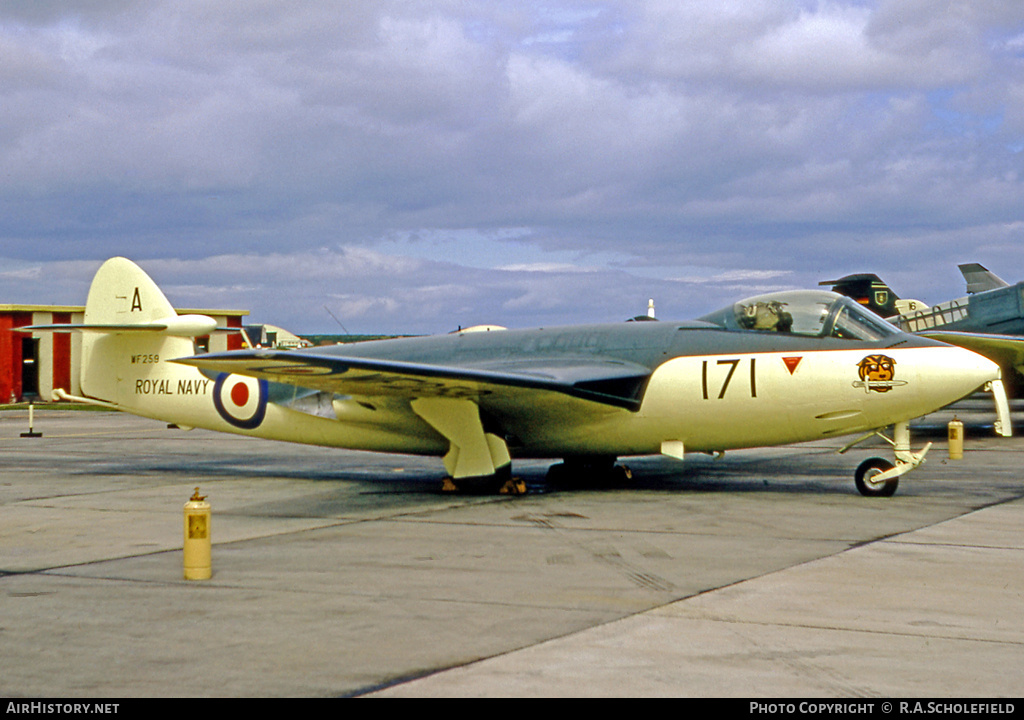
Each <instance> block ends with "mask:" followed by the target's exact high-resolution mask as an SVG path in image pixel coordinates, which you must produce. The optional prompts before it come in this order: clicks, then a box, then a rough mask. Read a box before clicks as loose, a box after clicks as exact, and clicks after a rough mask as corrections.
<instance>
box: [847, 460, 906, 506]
mask: <svg viewBox="0 0 1024 720" xmlns="http://www.w3.org/2000/svg"><path fill="white" fill-rule="evenodd" d="M892 468H893V464H892V463H891V462H889V461H888V460H885V459H883V458H869V459H868V460H865V461H864V462H862V463H861V464H860V467H858V468H857V473H856V475H854V480H853V481H854V484H856V486H857V491H858V492H859V493H860V494H861V495H863V496H865V497H891V496H892V494H893V493H895V492H896V488H897V487H898V486H899V484H900V479H899V478H898V477H894V478H889V479H888V480H880V481H876V480H875V479H874V478H876V477H877V476H879V475H881V474H882V473H884V472H886V471H887V470H892Z"/></svg>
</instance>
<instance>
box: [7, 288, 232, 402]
mask: <svg viewBox="0 0 1024 720" xmlns="http://www.w3.org/2000/svg"><path fill="white" fill-rule="evenodd" d="M179 312H180V314H183V315H184V314H186V313H195V314H199V315H209V316H210V317H212V318H213V319H214V320H216V321H217V324H218V325H219V326H221V327H237V328H240V327H242V318H243V317H245V316H246V315H248V314H249V311H248V310H181V311H179ZM84 313H85V308H84V307H82V306H62V305H0V404H3V403H12V402H22V401H25V400H32V401H35V402H49V401H50V399H51V398H50V393H51V392H52V391H53V390H54V389H55V388H61V389H64V390H67V391H68V392H69V393H70V394H72V395H80V394H81V387H80V384H79V367H80V366H81V363H80V362H79V358H80V355H81V351H82V339H81V334H80V333H48V332H47V333H23V332H16V331H14V329H13V328H18V327H24V326H26V325H51V324H55V323H80V322H82V317H83V315H84ZM196 344H197V351H198V352H210V351H213V352H219V351H223V350H237V349H239V348H241V347H242V336H241V334H239V333H218V334H216V335H212V336H209V337H205V338H197V340H196Z"/></svg>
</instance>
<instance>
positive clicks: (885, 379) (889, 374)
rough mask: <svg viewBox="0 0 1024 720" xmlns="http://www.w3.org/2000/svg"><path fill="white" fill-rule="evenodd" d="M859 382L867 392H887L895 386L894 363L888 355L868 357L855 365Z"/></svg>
mask: <svg viewBox="0 0 1024 720" xmlns="http://www.w3.org/2000/svg"><path fill="white" fill-rule="evenodd" d="M857 369H858V372H859V374H860V379H861V382H863V383H864V387H866V388H867V389H868V390H874V391H875V392H889V391H890V390H892V388H893V386H894V385H896V384H900V385H902V384H903V383H895V382H893V378H894V377H895V376H896V361H895V360H893V359H892V358H891V357H889V356H888V355H868V356H867V357H866V358H864V359H863V360H861V361H860V362H859V363H858V364H857Z"/></svg>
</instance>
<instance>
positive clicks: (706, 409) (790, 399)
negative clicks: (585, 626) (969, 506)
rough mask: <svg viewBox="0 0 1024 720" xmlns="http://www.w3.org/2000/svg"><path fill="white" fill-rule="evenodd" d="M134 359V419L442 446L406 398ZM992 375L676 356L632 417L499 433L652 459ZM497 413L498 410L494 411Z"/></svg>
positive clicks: (792, 429) (539, 414)
mask: <svg viewBox="0 0 1024 720" xmlns="http://www.w3.org/2000/svg"><path fill="white" fill-rule="evenodd" d="M879 355H881V356H884V357H886V358H888V359H889V360H890V361H891V363H892V367H894V368H895V372H894V373H893V374H892V375H891V377H890V378H889V379H886V380H870V379H863V378H862V377H861V374H860V370H859V368H860V367H861V365H862V363H863V362H864V360H865V358H869V357H873V356H879ZM127 357H129V358H130V357H133V356H132V355H129V356H127ZM134 357H135V358H136V362H134V363H131V362H129V363H128V364H127V365H126V367H125V370H124V372H123V373H122V382H121V383H120V386H119V392H118V404H120V405H121V406H122V407H124V408H125V409H128V410H131V411H132V412H136V413H138V414H141V415H146V416H148V417H153V418H156V419H160V420H166V421H170V422H176V423H179V424H182V425H186V426H192V427H203V428H207V429H210V430H217V431H223V432H234V433H240V434H245V435H252V436H257V437H263V438H267V439H273V440H284V441H290V442H301V443H308V444H316V445H327V446H335V447H345V448H352V449H364V450H376V451H385V452H401V453H412V454H428V455H443V454H444V453H445V452H446V451H447V450H448V446H449V444H448V442H447V441H446V440H445V438H444V437H442V436H441V435H439V434H438V433H437V432H436V431H435V430H434V429H433V428H432V427H431V426H430V425H429V424H428V423H426V422H424V420H423V419H422V418H421V417H419V416H418V415H417V414H416V413H414V412H413V411H412V410H411V408H410V402H409V399H408V398H402V397H397V396H394V395H389V396H378V397H365V398H360V399H358V400H356V399H352V398H346V397H334V398H330V397H325V396H323V395H319V396H310V397H307V398H306V399H305V401H303V393H302V391H301V390H300V389H298V388H294V387H289V386H282V385H276V386H275V385H273V384H268V383H267V382H265V381H260V380H257V379H255V378H251V377H246V376H243V375H238V374H228V375H221V376H218V377H215V378H211V377H208V376H207V375H204V374H203V373H201V372H199V371H198V370H196V369H194V368H189V367H185V366H182V365H178V364H176V363H173V362H165V361H164V360H163V359H160V360H159V361H158V362H155V363H153V362H140V361H138V354H135V355H134ZM991 376H992V367H991V364H990V363H989V362H988V361H987V360H985V359H984V358H981V357H980V356H977V355H975V354H973V353H970V352H969V351H965V350H962V349H960V348H954V347H939V346H928V347H910V348H903V349H887V350H884V351H882V352H875V351H873V350H866V349H863V348H858V349H850V350H824V351H786V352H763V353H732V354H710V355H695V356H684V357H677V358H673V359H670V360H668V361H666V362H664V363H663V364H661V365H660V366H658V367H657V368H656V369H655V370H654V372H653V373H652V375H651V378H650V380H649V382H648V384H647V387H646V391H645V392H644V394H643V401H642V403H641V404H640V407H639V409H638V410H636V411H633V410H628V409H624V408H610V407H604V406H600V405H598V404H595V403H586V402H583V401H575V402H574V404H572V405H571V406H569V407H554V408H552V409H550V411H549V410H548V409H546V408H545V407H544V404H543V402H541V403H539V404H538V406H537V408H536V409H535V411H533V412H528V411H523V410H521V409H520V408H518V407H517V408H509V409H508V410H507V412H505V413H504V428H503V430H504V432H505V434H507V435H508V436H510V437H513V438H515V441H514V442H512V443H510V450H511V452H512V454H513V455H517V456H526V457H562V456H566V455H587V454H595V455H637V454H651V453H658V452H660V451H661V449H662V447H663V443H681V446H682V447H684V448H685V449H686V450H687V451H690V450H694V451H716V450H726V449H734V448H744V447H760V446H767V445H778V444H786V443H795V442H802V441H809V440H816V439H821V438H826V437H832V436H839V435H846V434H851V433H858V432H864V431H867V430H871V429H873V428H880V427H884V426H886V425H889V424H892V423H895V422H899V421H901V420H904V419H908V418H912V417H918V416H920V415H923V414H926V413H928V412H931V411H933V410H935V409H937V408H939V407H942V406H943V405H945V404H948V403H950V402H953V401H955V400H957V399H959V398H960V397H962V396H963V395H965V394H966V393H969V392H971V391H972V390H974V389H975V388H977V387H978V386H980V385H981V384H983V383H984V382H985V381H986V379H990V378H991ZM274 390H276V396H275V395H274V392H273V391H274ZM523 392H524V393H529V392H531V391H530V390H524V391H523ZM494 407H495V408H497V409H501V404H500V401H494Z"/></svg>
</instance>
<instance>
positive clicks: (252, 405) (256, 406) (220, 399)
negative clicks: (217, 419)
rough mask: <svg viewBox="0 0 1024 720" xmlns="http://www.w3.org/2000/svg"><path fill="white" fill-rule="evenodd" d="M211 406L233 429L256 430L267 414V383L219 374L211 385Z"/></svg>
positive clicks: (249, 378)
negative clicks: (212, 405)
mask: <svg viewBox="0 0 1024 720" xmlns="http://www.w3.org/2000/svg"><path fill="white" fill-rule="evenodd" d="M213 404H214V407H216V408H217V412H218V413H219V414H220V416H221V417H222V418H224V419H225V420H226V421H228V422H229V423H231V424H232V425H234V426H235V427H238V428H242V429H244V430H252V429H253V428H257V427H259V426H260V424H261V423H262V422H263V418H264V416H265V415H266V414H267V381H266V380H257V379H256V378H251V377H245V376H243V375H228V374H226V373H221V374H220V375H218V376H217V381H216V382H215V383H214V385H213Z"/></svg>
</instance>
